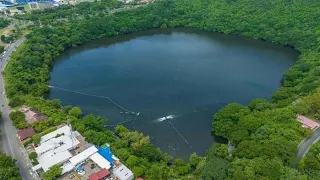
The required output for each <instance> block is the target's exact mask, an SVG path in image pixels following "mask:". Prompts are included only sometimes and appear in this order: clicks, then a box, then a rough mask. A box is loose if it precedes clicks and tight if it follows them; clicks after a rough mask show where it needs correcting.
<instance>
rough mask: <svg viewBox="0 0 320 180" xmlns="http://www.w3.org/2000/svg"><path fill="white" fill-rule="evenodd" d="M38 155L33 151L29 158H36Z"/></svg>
mask: <svg viewBox="0 0 320 180" xmlns="http://www.w3.org/2000/svg"><path fill="white" fill-rule="evenodd" d="M37 157H38V155H37V153H36V152H31V153H30V154H29V159H30V160H34V159H36V158H37Z"/></svg>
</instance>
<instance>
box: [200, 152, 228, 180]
mask: <svg viewBox="0 0 320 180" xmlns="http://www.w3.org/2000/svg"><path fill="white" fill-rule="evenodd" d="M228 168H229V162H228V161H226V160H224V159H222V158H219V157H217V156H212V157H210V158H208V160H207V161H206V164H205V165H204V168H203V171H202V174H201V177H202V178H203V179H204V180H211V179H212V180H224V179H226V178H227V172H228Z"/></svg>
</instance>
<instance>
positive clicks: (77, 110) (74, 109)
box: [69, 107, 82, 118]
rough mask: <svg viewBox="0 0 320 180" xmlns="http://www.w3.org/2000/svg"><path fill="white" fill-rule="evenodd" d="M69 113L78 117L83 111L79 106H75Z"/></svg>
mask: <svg viewBox="0 0 320 180" xmlns="http://www.w3.org/2000/svg"><path fill="white" fill-rule="evenodd" d="M69 114H70V115H71V116H74V117H76V118H79V117H80V116H81V115H82V111H81V109H80V108H79V107H73V108H72V109H71V110H70V111H69Z"/></svg>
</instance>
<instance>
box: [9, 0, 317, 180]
mask: <svg viewBox="0 0 320 180" xmlns="http://www.w3.org/2000/svg"><path fill="white" fill-rule="evenodd" d="M123 7H124V5H123V4H121V3H118V2H117V1H115V0H111V1H108V0H101V1H99V2H94V3H80V4H79V5H77V6H75V7H71V6H68V5H65V6H61V7H57V8H53V9H48V10H44V11H36V12H33V13H32V14H27V15H17V16H16V18H18V19H21V20H31V21H34V23H35V25H34V26H33V32H32V33H30V34H29V35H27V40H26V41H25V42H24V43H23V44H22V45H21V46H20V47H19V48H18V49H17V51H16V52H15V53H14V54H13V56H12V58H11V60H10V62H9V64H8V66H7V68H6V70H5V79H6V93H7V96H8V97H9V98H10V106H12V107H16V106H20V105H22V104H27V105H29V106H32V107H34V108H36V109H38V110H40V111H41V112H43V113H44V114H46V115H47V116H48V117H49V119H48V120H47V121H44V122H43V123H33V124H25V123H24V122H21V121H20V120H19V115H17V114H14V115H12V116H14V117H18V118H16V119H17V120H15V121H14V123H15V125H16V126H21V127H26V126H33V127H34V128H35V130H36V132H37V133H39V134H44V133H45V131H46V130H47V129H48V128H52V127H54V126H56V125H58V124H61V123H65V122H66V121H67V119H70V120H71V122H72V125H73V127H74V128H75V129H77V130H78V131H79V132H80V133H82V134H83V135H84V136H85V137H86V140H87V141H89V142H92V143H94V144H97V145H101V144H103V143H105V142H108V143H110V144H111V148H112V151H113V152H114V153H115V154H116V155H117V156H118V157H119V158H120V159H121V160H122V161H123V163H124V164H126V165H127V166H128V167H129V168H131V169H132V171H133V172H134V174H135V175H136V176H141V177H145V178H147V179H150V180H158V179H170V178H173V179H199V178H202V179H205V180H207V179H208V180H211V179H214V180H216V179H217V180H220V179H236V180H243V179H265V180H269V179H270V180H274V179H280V180H287V179H288V180H291V179H298V180H299V179H300V180H307V179H310V180H313V179H319V176H320V158H319V153H320V149H319V144H316V145H315V146H314V147H312V149H311V151H310V152H309V153H308V154H307V156H306V157H305V158H303V159H302V160H301V162H300V164H299V166H298V168H292V167H294V164H295V162H296V156H297V147H298V144H299V143H300V142H301V141H302V140H303V139H304V138H305V137H307V136H310V135H311V134H312V132H311V130H307V129H303V128H302V127H301V124H299V123H298V122H297V121H296V113H298V112H299V113H303V114H304V115H308V116H309V117H312V118H315V119H319V118H320V114H319V113H320V112H319V106H320V90H317V89H318V88H319V86H320V81H319V77H320V60H319V59H320V21H318V20H317V19H319V17H320V11H319V9H320V1H318V0H294V1H293V0H241V1H240V0H176V1H174V0H162V1H157V2H156V3H153V4H150V5H147V6H141V7H138V8H127V9H125V10H118V11H117V10H115V8H122V9H123ZM40 22H41V26H40V24H39V23H40ZM160 27H161V28H174V27H190V28H199V29H202V30H205V31H209V32H221V33H224V34H234V35H240V36H245V37H249V38H254V39H260V40H263V41H270V42H273V43H277V44H281V45H284V46H290V47H292V48H294V49H295V50H297V51H299V52H300V56H299V59H298V61H297V62H296V63H295V64H294V65H293V66H292V67H291V68H290V69H289V70H288V71H286V72H285V73H284V75H283V82H282V86H281V88H279V90H278V91H276V92H275V93H274V94H272V99H271V100H270V101H267V100H263V99H255V100H252V102H251V103H250V104H249V105H247V106H244V105H241V104H237V103H231V104H229V105H227V106H225V107H224V108H222V109H221V110H220V111H219V112H217V113H216V114H215V115H213V121H212V129H213V132H214V133H215V134H216V135H218V136H222V137H224V138H226V139H228V140H229V142H230V144H232V146H233V147H234V150H233V151H228V146H227V145H226V144H214V145H213V146H212V147H211V148H209V149H208V151H207V155H206V157H200V156H197V155H196V154H192V155H191V156H190V159H189V161H188V162H185V161H183V160H182V159H179V158H176V159H175V158H172V157H171V156H169V155H168V154H165V153H163V152H162V151H161V150H160V149H159V148H156V147H155V146H154V145H152V144H151V143H150V140H149V138H148V137H147V136H144V135H143V134H141V133H139V132H137V131H130V130H129V129H127V128H125V127H124V126H117V127H116V128H115V130H114V132H112V131H109V130H105V129H104V128H103V125H104V124H105V123H107V121H108V120H107V119H106V118H103V117H96V116H94V115H87V116H82V113H81V110H80V109H79V108H77V107H70V106H61V102H60V101H59V100H45V97H46V95H47V94H48V92H49V91H50V89H49V87H48V81H49V79H50V77H49V72H50V71H51V70H52V68H53V62H54V59H55V57H57V56H58V55H59V54H60V53H61V52H63V51H64V50H66V49H68V48H72V47H75V46H78V45H81V44H83V43H87V42H89V41H91V40H94V39H98V38H102V37H110V36H115V35H121V34H127V33H132V32H136V31H142V30H146V29H151V28H160ZM75 108H76V109H75ZM49 130H50V129H49ZM37 139H39V137H35V138H34V141H35V142H36V140H37ZM31 141H32V139H31V140H30V142H31Z"/></svg>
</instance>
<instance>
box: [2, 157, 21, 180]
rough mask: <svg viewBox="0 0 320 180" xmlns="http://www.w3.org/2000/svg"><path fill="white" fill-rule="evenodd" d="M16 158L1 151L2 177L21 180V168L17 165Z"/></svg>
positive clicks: (8, 179)
mask: <svg viewBox="0 0 320 180" xmlns="http://www.w3.org/2000/svg"><path fill="white" fill-rule="evenodd" d="M15 163H16V160H14V159H12V158H11V157H9V156H6V155H5V154H4V153H1V152H0V179H3V180H20V179H21V177H20V173H19V168H18V167H16V166H15Z"/></svg>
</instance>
